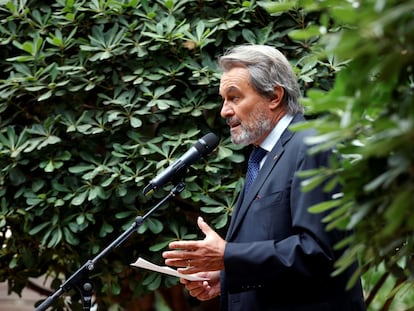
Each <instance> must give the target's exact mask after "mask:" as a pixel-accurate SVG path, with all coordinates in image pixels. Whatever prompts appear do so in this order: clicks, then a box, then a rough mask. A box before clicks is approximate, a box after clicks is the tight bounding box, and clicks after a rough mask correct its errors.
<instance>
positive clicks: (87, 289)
mask: <svg viewBox="0 0 414 311" xmlns="http://www.w3.org/2000/svg"><path fill="white" fill-rule="evenodd" d="M184 187H185V185H184V182H182V181H180V182H178V183H177V184H176V185H174V187H173V189H172V190H171V191H170V193H169V194H168V195H166V196H165V197H164V198H163V199H162V200H161V201H160V202H158V203H157V204H156V205H155V206H154V207H152V208H151V209H150V210H149V211H148V212H147V213H146V214H145V215H144V216H138V217H137V218H135V221H134V222H133V224H132V225H131V226H130V227H129V228H128V229H127V230H126V231H124V232H123V233H122V234H121V235H120V236H119V237H118V238H116V239H115V240H114V241H113V242H112V243H111V244H109V245H108V246H107V247H106V248H105V249H104V250H102V251H101V252H100V253H99V254H98V255H96V256H95V258H93V259H92V260H88V261H87V262H86V263H85V264H84V265H83V266H82V267H81V268H79V269H78V270H77V271H76V272H75V273H74V274H72V276H70V277H69V278H68V279H67V280H66V281H65V282H64V283H63V284H62V285H60V286H59V288H58V289H57V290H56V291H55V292H54V293H53V294H52V295H50V296H49V297H48V298H47V299H46V300H44V301H43V302H42V303H41V304H40V305H39V306H38V307H37V308H36V309H35V311H44V310H46V309H47V308H48V307H50V306H51V304H52V303H53V301H54V300H55V299H57V298H58V297H60V296H61V295H62V294H63V293H65V292H68V291H69V290H71V289H72V288H73V287H75V286H77V287H78V288H79V289H80V291H81V294H82V302H83V310H90V308H91V300H92V296H93V289H94V286H93V284H92V282H91V281H90V280H89V272H90V271H92V270H94V269H95V264H96V263H97V262H98V261H99V260H100V259H102V258H103V257H105V256H106V255H107V254H108V253H109V252H110V251H112V250H113V249H115V248H117V247H118V246H120V245H121V244H122V243H124V242H125V241H126V240H127V239H128V238H129V237H130V236H131V234H132V233H133V232H134V231H135V230H137V229H138V228H139V226H141V225H142V223H143V222H144V221H145V219H147V218H148V217H149V216H150V215H151V214H152V213H153V212H154V211H156V210H157V209H158V208H159V207H160V206H161V205H163V204H164V203H165V202H167V201H168V200H169V199H170V198H171V197H175V196H176V195H177V194H179V193H181V192H182V191H183V190H184Z"/></svg>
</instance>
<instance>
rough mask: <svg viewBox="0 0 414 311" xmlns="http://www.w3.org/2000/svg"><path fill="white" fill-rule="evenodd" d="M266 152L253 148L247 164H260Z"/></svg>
mask: <svg viewBox="0 0 414 311" xmlns="http://www.w3.org/2000/svg"><path fill="white" fill-rule="evenodd" d="M266 153H267V151H266V150H264V149H263V148H260V147H254V149H253V151H252V153H251V154H250V158H249V162H250V163H260V161H261V160H262V159H263V157H264V156H265V155H266Z"/></svg>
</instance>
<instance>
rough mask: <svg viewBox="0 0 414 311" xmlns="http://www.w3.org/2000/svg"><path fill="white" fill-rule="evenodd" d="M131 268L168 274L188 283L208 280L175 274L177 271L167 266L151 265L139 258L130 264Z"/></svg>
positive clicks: (190, 275)
mask: <svg viewBox="0 0 414 311" xmlns="http://www.w3.org/2000/svg"><path fill="white" fill-rule="evenodd" d="M131 266H133V267H138V268H143V269H147V270H151V271H156V272H160V273H164V274H168V275H172V276H176V277H179V278H183V279H187V280H189V281H206V280H208V279H207V278H200V277H198V276H195V275H193V274H182V273H179V272H177V270H174V269H172V268H170V267H167V266H158V265H156V264H153V263H151V262H149V261H147V260H145V259H143V258H141V257H139V258H138V259H137V261H135V262H134V263H132V264H131Z"/></svg>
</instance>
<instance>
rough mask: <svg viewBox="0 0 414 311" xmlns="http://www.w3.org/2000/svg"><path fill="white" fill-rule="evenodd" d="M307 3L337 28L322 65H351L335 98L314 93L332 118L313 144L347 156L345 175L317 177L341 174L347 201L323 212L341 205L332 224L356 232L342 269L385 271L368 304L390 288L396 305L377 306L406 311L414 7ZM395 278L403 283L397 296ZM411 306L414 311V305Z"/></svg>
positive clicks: (324, 38)
mask: <svg viewBox="0 0 414 311" xmlns="http://www.w3.org/2000/svg"><path fill="white" fill-rule="evenodd" d="M300 3H301V5H303V7H304V8H305V9H306V10H309V11H310V10H313V9H315V8H317V9H318V10H321V9H324V12H325V14H326V16H327V17H328V16H329V17H330V22H331V23H332V25H331V31H327V32H326V29H323V28H321V29H320V35H321V40H320V41H319V48H316V45H315V46H314V51H315V53H317V54H319V57H321V59H326V58H327V55H335V58H336V59H337V60H336V62H338V61H339V62H346V61H347V60H348V61H349V63H348V64H347V65H346V66H345V67H344V68H343V70H341V71H340V72H339V74H338V75H337V77H336V82H335V85H334V87H333V88H332V89H331V90H330V91H329V92H324V91H321V90H312V91H309V92H308V97H307V98H306V99H305V100H304V103H305V104H306V105H307V106H308V110H309V111H310V112H311V113H315V114H318V115H321V116H323V117H321V118H318V119H317V120H315V121H312V122H309V123H308V124H307V125H304V126H302V128H303V127H308V126H314V127H317V128H318V129H319V131H320V135H319V136H318V137H317V138H315V140H314V141H313V142H319V143H322V148H324V147H331V146H336V147H337V150H338V152H339V153H340V154H341V156H342V161H341V162H337V163H336V164H335V165H334V167H337V169H336V170H334V169H332V168H329V170H325V172H317V174H318V175H317V176H316V178H320V177H321V176H322V175H327V176H330V175H332V174H338V176H339V178H340V179H341V182H342V184H343V185H344V189H343V195H342V196H341V197H340V198H337V200H336V201H334V202H331V203H326V202H325V203H324V204H322V205H320V206H316V207H314V211H315V212H319V211H321V210H323V209H326V210H327V209H333V208H335V209H333V212H332V214H331V216H329V217H328V218H327V219H326V222H327V226H328V228H330V229H331V228H348V229H353V230H354V231H355V235H354V236H353V238H352V239H350V240H349V241H348V243H349V244H350V246H351V247H350V248H349V251H348V252H347V254H346V255H345V256H344V258H342V260H341V261H340V262H339V263H338V270H341V269H344V268H345V267H346V266H347V265H349V264H350V262H351V261H352V260H351V259H352V258H353V257H354V256H355V255H356V254H357V255H359V256H360V258H361V261H362V263H363V265H362V268H361V271H360V273H364V272H365V271H369V273H368V275H369V274H372V273H373V270H376V269H377V267H379V266H381V267H382V268H381V269H379V271H382V274H383V276H384V277H383V278H379V279H378V280H376V282H378V283H377V284H376V286H371V285H372V284H367V285H368V286H367V287H366V289H367V291H368V289H369V293H370V295H369V297H368V298H367V301H368V302H372V301H373V297H374V296H375V295H376V294H377V292H378V290H379V289H381V287H382V286H384V287H386V288H387V289H386V290H385V292H388V293H387V295H386V299H385V300H384V299H383V300H382V301H381V302H382V304H381V303H378V302H375V303H374V302H373V303H372V308H373V309H374V308H375V310H376V309H378V308H381V307H382V308H383V310H387V309H388V308H390V307H391V308H392V307H395V308H396V309H398V308H401V305H400V304H401V301H402V300H400V298H399V296H400V295H401V294H403V293H407V292H408V293H409V294H407V297H410V296H411V297H412V296H413V290H412V284H411V285H410V284H406V283H411V282H412V279H413V276H414V268H413V253H414V247H413V245H414V240H413V234H412V232H413V227H414V215H413V213H412V212H411V208H412V202H414V192H413V189H414V170H413V167H414V157H413V155H414V147H413V138H414V83H413V81H414V73H413V61H412V60H413V59H414V52H413V51H414V23H413V12H414V3H413V2H412V1H364V2H363V3H362V2H361V3H359V2H351V1H350V2H343V1H342V2H341V1H330V2H329V3H328V2H325V3H323V2H321V3H319V4H318V5H316V4H315V3H313V2H310V1H300ZM332 30H335V31H332ZM325 32H326V34H324V33H325ZM314 34H315V27H312V25H310V26H309V27H307V28H305V29H304V30H303V31H301V32H300V35H299V34H298V33H297V32H296V31H295V32H292V33H291V35H292V36H294V37H295V38H298V39H303V38H306V37H307V36H306V35H310V36H312V35H314ZM310 175H311V174H310ZM384 267H385V269H384ZM384 270H385V271H384ZM389 278H391V279H394V283H395V285H393V286H394V288H391V290H390V289H389V282H388V284H387V282H386V280H387V279H389ZM368 283H369V282H368ZM403 285H408V286H403ZM394 297H396V298H395V299H394V301H393V298H394ZM377 299H379V300H380V299H381V294H379V295H377ZM407 303H408V302H407ZM409 303H410V305H409V306H410V307H413V306H414V304H413V301H412V299H411V301H409ZM374 305H375V307H374ZM378 305H379V307H378ZM406 307H408V305H407V306H406ZM398 310H399V309H398Z"/></svg>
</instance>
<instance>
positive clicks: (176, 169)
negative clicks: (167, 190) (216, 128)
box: [143, 133, 219, 195]
mask: <svg viewBox="0 0 414 311" xmlns="http://www.w3.org/2000/svg"><path fill="white" fill-rule="evenodd" d="M218 143H219V139H218V137H217V136H216V135H215V134H213V133H208V134H207V135H204V136H203V137H202V138H200V139H199V140H198V141H197V142H196V143H195V145H194V146H192V147H191V148H190V149H189V150H188V151H187V152H186V153H184V154H183V155H182V156H181V157H180V158H179V159H178V160H176V161H175V162H174V163H173V164H171V165H170V166H169V167H167V168H166V169H165V170H164V171H162V172H161V173H160V174H158V175H157V176H156V177H155V178H154V179H152V180H151V181H150V183H149V184H148V185H147V186H146V187H145V188H144V191H143V192H144V194H145V195H147V194H148V192H150V191H151V192H152V191H156V190H158V189H159V188H160V187H162V186H163V185H165V184H166V183H167V182H169V181H170V180H172V179H178V178H181V177H182V175H183V174H184V173H185V171H186V170H187V168H188V167H189V166H191V165H192V164H193V163H194V162H196V161H198V160H199V159H200V158H201V157H203V156H205V155H207V154H209V153H210V152H212V151H213V150H214V149H215V148H216V147H217V146H218Z"/></svg>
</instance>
